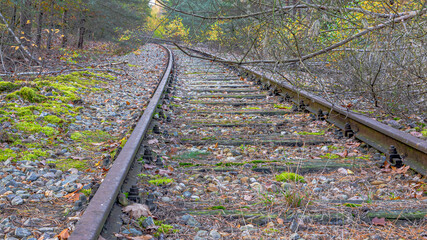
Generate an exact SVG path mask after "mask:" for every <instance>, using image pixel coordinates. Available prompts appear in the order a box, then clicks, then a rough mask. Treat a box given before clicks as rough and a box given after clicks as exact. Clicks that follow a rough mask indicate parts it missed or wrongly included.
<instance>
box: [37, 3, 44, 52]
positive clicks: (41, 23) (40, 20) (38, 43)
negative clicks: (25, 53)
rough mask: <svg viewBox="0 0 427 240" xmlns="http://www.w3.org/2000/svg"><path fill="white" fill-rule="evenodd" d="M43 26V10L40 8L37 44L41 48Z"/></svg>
mask: <svg viewBox="0 0 427 240" xmlns="http://www.w3.org/2000/svg"><path fill="white" fill-rule="evenodd" d="M42 27H43V12H42V10H41V9H40V12H39V18H38V19H37V34H36V45H37V47H38V48H39V49H40V48H41V43H42Z"/></svg>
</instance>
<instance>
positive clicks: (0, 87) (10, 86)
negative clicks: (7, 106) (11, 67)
mask: <svg viewBox="0 0 427 240" xmlns="http://www.w3.org/2000/svg"><path fill="white" fill-rule="evenodd" d="M0 80H2V79H1V78H0ZM19 86H20V85H18V84H14V83H11V82H4V81H0V93H1V92H6V91H12V90H15V89H18V88H19Z"/></svg>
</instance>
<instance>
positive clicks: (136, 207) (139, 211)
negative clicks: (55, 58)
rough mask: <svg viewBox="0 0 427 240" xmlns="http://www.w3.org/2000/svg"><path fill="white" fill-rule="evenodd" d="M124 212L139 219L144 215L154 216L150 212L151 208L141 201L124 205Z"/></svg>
mask: <svg viewBox="0 0 427 240" xmlns="http://www.w3.org/2000/svg"><path fill="white" fill-rule="evenodd" d="M123 212H125V213H128V214H129V216H130V217H132V218H134V219H138V218H140V217H142V216H144V217H149V216H153V215H152V214H151V212H150V208H149V207H148V206H147V205H145V204H140V203H134V204H132V205H129V206H126V207H124V208H123Z"/></svg>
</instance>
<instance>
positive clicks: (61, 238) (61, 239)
mask: <svg viewBox="0 0 427 240" xmlns="http://www.w3.org/2000/svg"><path fill="white" fill-rule="evenodd" d="M57 237H58V238H59V240H66V239H68V238H69V237H70V233H69V232H68V228H66V229H64V230H62V232H61V233H59V234H58V236H57Z"/></svg>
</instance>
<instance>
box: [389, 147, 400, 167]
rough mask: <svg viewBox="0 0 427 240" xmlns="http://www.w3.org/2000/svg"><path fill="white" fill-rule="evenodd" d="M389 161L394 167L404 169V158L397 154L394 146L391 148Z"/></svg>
mask: <svg viewBox="0 0 427 240" xmlns="http://www.w3.org/2000/svg"><path fill="white" fill-rule="evenodd" d="M388 159H389V162H390V163H391V164H392V165H393V166H394V167H397V168H401V167H403V161H402V157H401V156H400V155H399V154H398V153H397V149H396V147H395V146H394V145H391V146H390V150H389V156H388Z"/></svg>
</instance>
